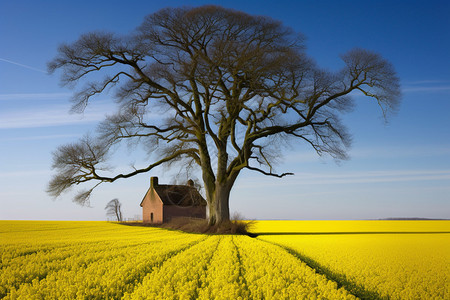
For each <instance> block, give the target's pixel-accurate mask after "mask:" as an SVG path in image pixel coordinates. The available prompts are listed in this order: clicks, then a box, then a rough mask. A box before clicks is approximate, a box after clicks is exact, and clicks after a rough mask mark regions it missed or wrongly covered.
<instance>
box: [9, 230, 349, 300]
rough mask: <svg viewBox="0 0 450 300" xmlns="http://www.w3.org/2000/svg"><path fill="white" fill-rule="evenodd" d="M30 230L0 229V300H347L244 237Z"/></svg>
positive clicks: (274, 249) (289, 259)
mask: <svg viewBox="0 0 450 300" xmlns="http://www.w3.org/2000/svg"><path fill="white" fill-rule="evenodd" d="M0 225H1V224H0ZM32 225H33V226H30V227H29V228H28V229H27V228H26V227H24V228H23V230H22V231H20V230H17V228H14V226H13V227H12V230H10V231H11V233H10V234H9V235H8V233H7V231H8V230H7V229H5V228H0V229H3V230H0V238H2V239H4V240H5V241H6V242H5V243H2V244H0V251H1V252H0V253H1V257H2V265H1V267H2V272H1V276H0V292H1V294H0V296H2V297H5V299H43V298H45V299H86V298H89V299H120V298H124V299H262V298H264V299H293V298H297V299H302V298H320V299H354V298H355V297H354V296H353V295H351V294H349V293H348V292H347V291H346V290H344V289H343V288H340V289H339V288H338V287H337V284H336V283H335V282H332V281H329V280H327V279H326V278H325V277H324V276H322V275H318V274H317V273H315V272H314V270H313V269H311V268H309V267H308V266H307V265H306V264H305V263H303V262H301V261H299V260H298V259H297V258H295V257H294V256H292V255H291V254H289V253H288V252H287V251H285V250H284V249H282V248H281V247H278V246H274V245H272V244H270V243H267V242H263V241H260V240H258V239H251V238H249V237H246V236H206V235H194V234H184V233H180V232H174V231H167V230H162V229H156V228H136V227H127V226H120V225H116V224H108V223H99V222H98V223H92V224H85V223H79V224H77V223H71V224H69V223H67V224H66V223H64V224H62V227H60V228H59V227H58V226H53V225H54V224H46V223H44V224H32ZM38 229H41V230H38ZM33 232H34V233H38V234H33ZM17 235H19V236H20V237H21V238H16V237H17ZM58 235H59V238H58ZM2 241H3V240H2Z"/></svg>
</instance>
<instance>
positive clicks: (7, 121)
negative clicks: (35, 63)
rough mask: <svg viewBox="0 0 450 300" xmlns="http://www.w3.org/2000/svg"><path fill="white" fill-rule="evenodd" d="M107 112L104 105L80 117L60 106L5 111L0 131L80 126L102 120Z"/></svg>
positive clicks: (0, 119) (1, 114) (1, 118)
mask: <svg viewBox="0 0 450 300" xmlns="http://www.w3.org/2000/svg"><path fill="white" fill-rule="evenodd" d="M107 111H108V109H106V107H104V105H98V106H96V107H94V108H91V109H89V110H87V111H86V112H85V113H83V114H82V115H79V114H69V113H68V109H67V107H66V106H62V105H61V106H57V107H46V108H28V109H25V110H15V111H5V112H2V113H0V129H13V128H36V127H49V126H63V125H75V124H77V125H81V124H86V123H92V122H98V121H101V120H103V119H104V117H105V113H106V112H107Z"/></svg>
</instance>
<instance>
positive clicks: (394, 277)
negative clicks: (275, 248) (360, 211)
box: [259, 233, 450, 299]
mask: <svg viewBox="0 0 450 300" xmlns="http://www.w3.org/2000/svg"><path fill="white" fill-rule="evenodd" d="M259 239H262V240H265V241H270V242H273V243H277V244H279V245H283V246H284V247H288V248H290V249H292V250H294V251H296V252H298V253H299V255H300V257H303V258H304V259H306V260H307V259H310V260H311V263H312V264H314V263H317V264H318V265H320V266H321V267H322V269H326V270H327V271H326V272H328V273H329V274H332V277H333V274H334V276H336V277H337V278H338V279H337V280H338V281H340V282H347V284H346V286H347V288H348V289H349V290H351V291H353V290H354V291H356V294H361V291H362V290H363V291H362V292H363V294H364V290H365V291H366V292H367V293H365V298H371V299H376V298H378V297H381V298H389V299H449V298H450V275H449V274H450V234H445V233H442V234H366V235H361V234H358V235H355V234H348V235H346V234H339V235H289V236H288V235H272V236H260V237H259ZM319 269H320V267H319ZM352 284H353V287H352Z"/></svg>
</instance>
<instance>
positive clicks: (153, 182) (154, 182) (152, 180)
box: [150, 177, 158, 189]
mask: <svg viewBox="0 0 450 300" xmlns="http://www.w3.org/2000/svg"><path fill="white" fill-rule="evenodd" d="M156 186H158V177H150V188H152V189H153V188H155V187H156Z"/></svg>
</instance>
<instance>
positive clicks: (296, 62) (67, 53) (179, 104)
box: [48, 6, 400, 225]
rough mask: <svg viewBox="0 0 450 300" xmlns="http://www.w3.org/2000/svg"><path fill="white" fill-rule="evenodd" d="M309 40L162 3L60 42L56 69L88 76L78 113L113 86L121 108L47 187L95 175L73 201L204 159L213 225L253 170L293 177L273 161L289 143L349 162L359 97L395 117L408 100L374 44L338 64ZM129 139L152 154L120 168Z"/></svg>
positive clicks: (65, 158) (256, 21)
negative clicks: (113, 26)
mask: <svg viewBox="0 0 450 300" xmlns="http://www.w3.org/2000/svg"><path fill="white" fill-rule="evenodd" d="M304 48H305V47H304V45H303V38H302V36H301V35H300V34H297V33H295V32H293V30H292V29H290V28H288V27H285V26H283V25H282V24H281V23H280V22H278V21H276V20H273V19H271V18H269V17H263V16H251V15H248V14H246V13H243V12H239V11H235V10H231V9H225V8H222V7H217V6H202V7H197V8H167V9H163V10H160V11H158V12H156V13H154V14H151V15H149V16H147V17H146V18H145V20H144V22H143V24H142V25H141V26H140V27H139V28H138V29H137V30H136V31H135V32H133V33H132V34H130V35H128V36H117V35H115V34H113V33H105V32H92V33H87V34H84V35H82V36H81V37H80V39H79V40H78V41H76V42H74V43H73V44H69V45H68V44H64V45H62V46H61V47H60V48H59V50H58V55H57V56H56V58H54V59H53V61H51V62H50V63H49V71H50V72H54V71H55V70H57V69H62V70H63V73H62V83H63V84H66V85H69V86H75V85H76V84H79V83H80V82H84V84H85V85H84V87H82V88H81V89H80V90H79V91H78V92H77V93H75V95H74V97H73V110H74V111H83V110H84V108H85V107H86V106H87V105H88V104H89V102H90V101H91V100H92V98H93V97H94V96H96V95H99V94H102V93H105V92H106V91H108V90H111V89H114V88H115V91H116V94H115V96H116V98H117V101H118V103H119V112H118V113H117V114H115V115H110V116H108V117H107V118H106V120H105V121H104V122H103V123H102V124H101V125H100V127H99V135H98V136H97V137H95V138H93V137H89V136H86V137H84V138H82V139H81V140H80V141H79V142H78V143H73V144H69V145H64V146H61V147H59V148H58V149H57V150H56V152H55V153H54V163H53V167H54V168H55V169H56V172H57V173H56V175H55V176H54V177H53V179H52V180H51V181H50V183H49V187H48V192H49V193H50V194H51V195H53V196H59V195H60V194H61V193H62V192H65V191H67V190H68V189H69V188H71V187H72V186H75V185H78V184H82V183H86V182H95V183H96V184H95V185H93V186H91V187H90V188H89V189H88V190H85V191H81V192H80V193H79V194H78V195H77V196H76V197H75V199H74V201H76V202H78V203H81V204H85V203H89V197H90V195H91V193H92V191H93V190H94V188H95V187H97V186H98V185H99V184H101V183H104V182H114V181H116V180H118V179H122V178H129V177H132V176H135V175H137V174H140V173H145V172H149V171H151V170H152V169H154V168H155V167H157V166H160V165H170V164H172V163H175V162H180V161H181V162H184V164H185V166H188V167H192V166H199V168H200V171H201V174H202V179H203V183H204V189H205V193H206V199H207V201H208V204H209V217H210V219H209V222H210V224H211V225H212V224H216V223H221V222H223V221H228V220H229V219H230V213H229V197H230V191H231V189H232V187H233V185H234V183H235V182H236V179H237V177H238V175H239V174H240V173H241V172H242V171H243V170H244V169H247V170H251V171H256V172H260V173H262V174H264V175H268V176H274V177H284V176H286V175H290V174H292V173H277V172H275V170H274V163H275V162H276V158H277V157H279V155H280V154H279V153H280V150H281V149H280V148H281V147H282V146H283V145H284V144H286V142H287V141H288V140H289V141H295V140H298V141H302V142H305V143H306V144H309V145H310V146H311V147H312V148H313V149H314V150H315V151H316V152H317V154H319V155H323V154H328V155H330V156H332V157H333V158H335V159H338V160H340V159H346V158H347V154H346V150H347V147H348V146H349V145H350V140H351V139H350V135H349V134H348V133H347V130H346V128H345V127H344V126H343V125H342V124H341V121H340V118H339V115H340V114H342V113H343V112H346V111H348V110H349V109H351V108H352V106H353V101H352V100H351V97H350V95H351V94H352V93H354V92H359V93H360V94H362V95H363V96H367V98H369V99H372V100H373V101H375V102H376V103H378V105H379V107H380V108H381V110H382V112H383V115H384V116H385V117H386V116H387V115H388V113H389V112H390V111H392V110H394V109H395V108H396V107H397V104H398V102H399V99H400V88H399V79H398V78H397V76H396V73H395V71H394V69H393V67H392V65H391V64H390V63H389V62H388V61H386V60H385V59H383V58H382V57H381V56H380V55H378V54H376V53H373V52H370V51H368V50H364V49H354V50H351V51H349V52H348V53H346V54H344V55H342V60H343V62H344V67H343V68H342V70H340V71H339V72H330V71H326V70H323V69H320V68H319V67H318V66H316V64H315V63H314V62H313V60H312V59H310V58H309V57H307V55H306V53H305V51H304ZM100 74H104V77H103V79H102V80H100V81H96V80H98V79H99V78H101V77H99V75H100ZM90 75H93V77H90ZM82 86H83V85H82ZM155 115H156V116H160V117H159V118H155V117H154V116H155ZM123 141H125V142H129V144H130V145H140V146H143V147H145V148H146V149H147V151H148V153H149V154H151V157H152V159H154V160H153V161H152V162H149V163H148V164H147V165H145V166H143V167H141V168H133V169H132V170H130V171H128V172H123V173H111V171H110V170H109V169H108V168H107V166H106V161H107V159H108V157H109V156H108V155H109V154H110V152H111V149H115V148H117V147H113V146H115V145H116V144H119V143H120V142H123Z"/></svg>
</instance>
